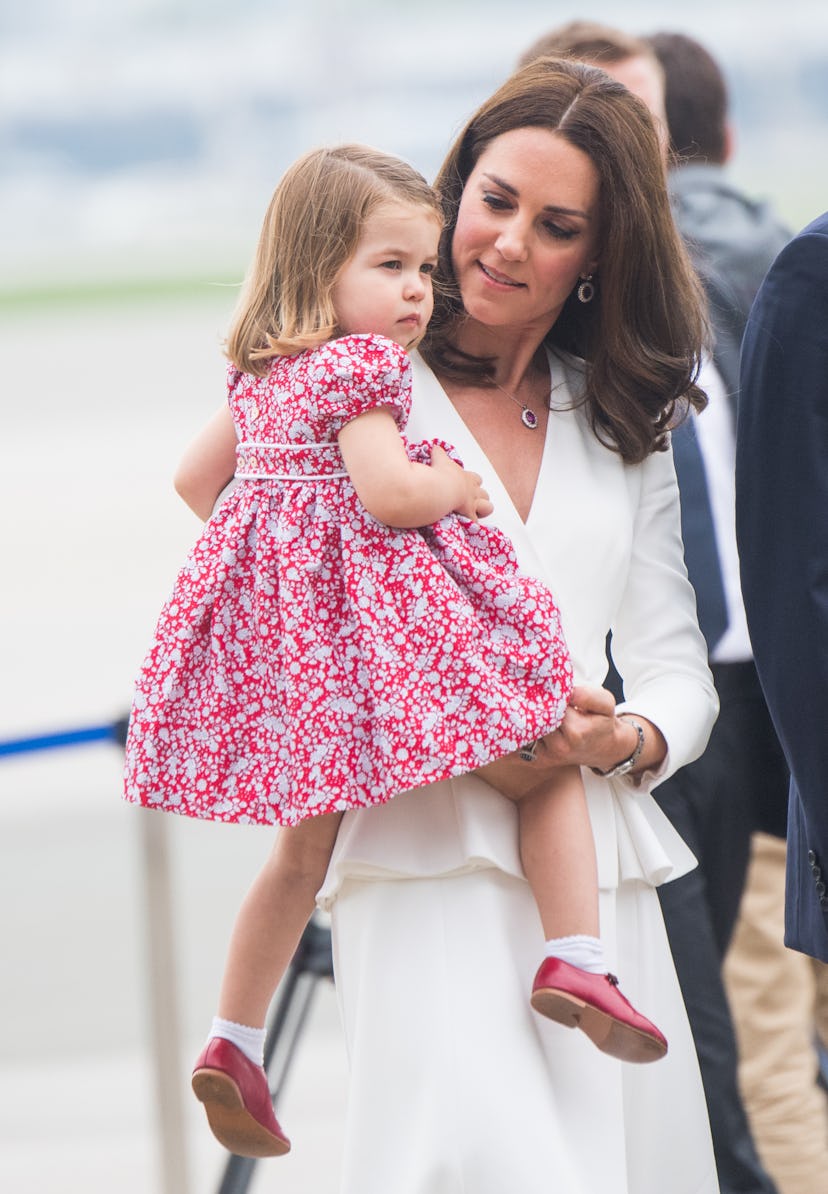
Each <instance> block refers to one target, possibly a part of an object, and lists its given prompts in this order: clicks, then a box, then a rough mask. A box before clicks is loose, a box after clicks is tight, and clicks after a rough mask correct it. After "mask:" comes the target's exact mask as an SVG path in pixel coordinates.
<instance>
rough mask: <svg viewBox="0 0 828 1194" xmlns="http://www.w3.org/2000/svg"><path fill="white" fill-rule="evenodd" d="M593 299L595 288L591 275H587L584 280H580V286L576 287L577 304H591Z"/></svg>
mask: <svg viewBox="0 0 828 1194" xmlns="http://www.w3.org/2000/svg"><path fill="white" fill-rule="evenodd" d="M594 298H595V287H594V285H593V283H592V274H587V275H586V277H585V278H581V284H580V286H579V287H578V302H579V303H591V302H592V300H593V299H594Z"/></svg>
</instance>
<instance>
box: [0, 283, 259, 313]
mask: <svg viewBox="0 0 828 1194" xmlns="http://www.w3.org/2000/svg"><path fill="white" fill-rule="evenodd" d="M239 286H240V279H238V278H236V279H229V278H226V277H225V278H221V277H211V278H192V277H190V278H125V279H101V280H89V281H74V282H70V281H67V282H52V283H41V284H38V285H31V286H27V285H25V284H20V285H19V286H11V287H3V286H2V285H0V311H3V312H7V313H13V312H15V311H19V312H21V313H24V312H26V311H32V310H38V309H40V308H42V307H52V308H54V307H58V308H83V307H92V306H101V305H105V306H110V305H113V304H120V303H124V304H134V303H152V302H157V301H165V302H166V301H169V300H178V301H181V300H184V301H188V302H190V301H194V300H203V299H223V300H226V301H227V302H228V303H232V302H234V301H235V297H236V294H237V293H238V290H239Z"/></svg>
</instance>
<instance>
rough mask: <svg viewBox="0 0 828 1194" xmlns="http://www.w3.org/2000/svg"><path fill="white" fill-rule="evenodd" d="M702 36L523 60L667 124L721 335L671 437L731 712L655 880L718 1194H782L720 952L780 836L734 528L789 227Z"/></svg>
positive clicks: (716, 669) (669, 810) (686, 222)
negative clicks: (729, 164)
mask: <svg viewBox="0 0 828 1194" xmlns="http://www.w3.org/2000/svg"><path fill="white" fill-rule="evenodd" d="M696 47H698V43H692V44H691V43H690V41H689V39H683V40H680V41H678V42H677V41H675V40H674V37H673V35H672V34H660V35H658V36H657V37H656V38H653V39H647V40H642V39H638V38H634V37H631V36H630V35H628V34H625V33H622V32H620V31H618V30H614V29H611V28H608V27H606V26H602V25H598V24H595V23H593V22H588V21H575V22H572V23H570V24H568V25H565V26H563V27H561V28H559V29H556V30H552V31H551V32H550V33H548V34H546V35H544V36H543V37H541V38H539V39H538V41H536V42H535V43H534V45H532V46H531V47H530V48H529V49H528V50H527V51H526V53H525V54H524V55H523V57H522V59H521V61H522V62H525V61H527V60H530V59H531V58H535V57H538V56H540V55H543V54H564V55H568V56H571V57H577V58H580V59H582V60H584V61H587V62H592V63H594V64H595V65H597V66H600V67H602V68H603V69H604V70H605V71H607V73H608V74H610V75H612V76H613V77H614V78H616V79H618V80H619V81H620V82H622V83H624V84H625V85H626V86H627V87H629V88H630V90H632V91H634V92H635V93H636V94H637V95H638V96H639V97H640V98H641V99H642V100H643V101H644V102H645V103H646V104H647V105H648V107H649V108H650V110H651V112H652V113H653V115H654V116H655V118H656V120H657V121H659V122H660V123H661V128H662V131H663V134H664V144H665V153H666V154H667V153H668V152H669V157H668V160H669V162H670V164H671V168H670V170H669V178H668V181H669V185H670V190H671V196H672V200H673V204H674V211H675V215H676V222H677V223H678V225H679V228H680V230H681V232H682V234H683V236H684V238H685V240H686V242H687V244H688V248H689V249H690V252H691V254H692V256H693V259H694V262H695V264H696V267H697V269H698V270H699V273H700V275H701V277H702V280H703V282H704V284H705V289H706V291H707V294H708V300H709V303H710V312H711V322H712V324H713V332H714V336H715V340H714V344H713V346H712V357H707V358H706V359H705V360H704V362H703V364H702V371H701V375H700V378H699V382H700V384H701V386H702V387H703V388H704V389H705V390H706V391H707V394H708V399H709V406H708V408H707V409H706V410H705V411H704V413H703V414H702V415H701V416H700V417H698V418H697V417H696V416H694V415H693V416H691V417H690V418H688V419H687V420H686V422H685V423H683V424H682V425H681V426H680V427H679V428H677V429H676V430H675V432H674V435H673V447H674V455H675V460H676V472H677V474H678V479H679V486H680V490H681V496H682V533H683V536H684V542H685V557H686V561H687V568H688V572H689V575H690V579H691V581H692V583H693V585H694V588H695V590H696V599H697V605H698V614H699V624H700V626H701V628H702V631H703V633H704V635H705V638H706V640H707V644H708V651H709V658H710V665H711V669H712V671H713V675H714V679H715V681H716V686H717V689H718V691H719V697H720V701H721V712H720V715H719V720H718V722H717V725H716V726H715V727H714V730H713V734H712V735H711V739H710V743H709V745H708V748H707V750H706V752H705V754H704V755H703V756H702V758H701V759H699V760H697V761H696V762H695V763H693V764H691V765H690V766H689V767H685V768H683V769H682V770H681V771H679V772H678V773H677V774H676V775H674V776H673V777H672V778H671V779H669V780H667V781H666V782H665V783H663V784H661V785H659V786H658V787H657V788H656V789H655V791H654V796H655V798H656V800H657V801H658V802H659V804H660V805H661V807H662V808H663V809H664V811H665V812H666V814H667V815H668V817H669V818H670V820H671V821H672V822H673V824H674V825H675V826H676V828H677V829H678V830H679V832H680V833H681V834H682V836H683V837H684V838H685V840H686V841H687V842H688V844H689V845H690V847H691V849H692V850H693V852H694V853H695V855H696V857H697V858H698V860H699V866H698V868H697V869H696V870H695V871H692V872H691V873H690V874H688V875H685V876H684V877H683V878H681V879H679V880H676V881H675V882H672V883H666V884H664V885H663V886H662V887H660V888H659V894H660V896H661V903H662V909H663V911H664V919H665V923H666V926H667V932H668V936H669V938H670V942H671V946H672V949H673V956H674V959H675V963H676V970H677V973H678V976H679V981H680V983H681V986H682V992H683V994H684V998H685V1002H686V1005H687V1012H688V1016H689V1018H690V1024H691V1027H692V1029H693V1035H694V1038H695V1041H696V1048H697V1052H698V1056H699V1064H700V1067H701V1071H702V1079H703V1081H704V1086H705V1092H706V1096H707V1103H708V1110H709V1113H710V1122H711V1131H712V1134H713V1143H714V1149H715V1153H716V1164H717V1167H718V1171H719V1181H720V1184H721V1190H722V1194H737V1192H738V1194H772V1192H773V1191H774V1190H775V1186H774V1183H773V1181H772V1180H771V1178H770V1177H769V1175H768V1173H767V1172H766V1171H765V1169H764V1167H763V1166H762V1163H761V1161H760V1160H759V1156H758V1154H757V1150H756V1146H755V1144H754V1140H753V1137H752V1134H751V1130H750V1127H749V1124H748V1119H747V1116H746V1114H745V1108H744V1106H743V1103H742V1100H741V1095H740V1090H739V1076H738V1075H739V1071H738V1050H737V1044H736V1036H735V1032H734V1027H733V1021H732V1019H731V1013H730V1008H729V1006H728V1000H727V995H726V993H725V988H724V983H723V978H722V963H723V959H724V955H725V952H726V950H727V947H728V944H729V942H730V938H731V935H732V932H733V927H734V924H735V922H736V918H737V915H738V910H739V903H740V899H741V896H742V891H743V887H744V883H745V877H746V873H747V867H748V860H749V856H750V845H751V837H752V834H753V831H754V829H756V828H757V827H758V826H761V827H762V828H766V829H771V830H772V831H774V832H782V833H784V809H785V803H786V792H787V770H786V766H785V761H784V757H783V755H782V751H781V748H780V747H779V744H778V742H777V740H776V737H775V734H774V731H773V726H772V724H771V721H770V717H769V714H768V711H767V707H766V705H765V702H764V699H763V697H762V693H761V689H760V687H759V682H758V679H757V676H756V670H755V667H754V665H753V660H752V656H751V648H750V641H749V638H748V633H747V625H746V622H745V615H744V609H743V606H742V601H741V592H740V587H739V566H738V557H737V551H736V538H735V527H734V467H735V403H736V395H737V391H738V381H739V346H740V341H741V335H742V331H743V328H744V324H745V321H746V319H747V315H748V311H749V309H750V304H751V302H752V299H753V295H754V294H755V292H756V289H757V288H758V286H759V284H760V282H761V280H762V278H763V276H764V274H765V272H766V270H767V268H768V266H769V265H770V263H771V261H772V260H773V258H774V257H775V255H776V253H777V252H778V251H779V249H781V247H782V246H783V245H784V244H785V242H786V240H787V239H788V236H787V231H786V230H785V229H784V228H782V227H781V226H780V224H779V223H778V221H777V220H776V219H775V218H774V217H773V215H772V214H771V213H770V212H769V211H768V210H767V209H766V208H764V207H762V206H760V205H757V204H754V203H751V202H750V201H748V200H747V199H746V198H745V197H744V196H741V195H740V194H739V193H738V192H737V191H735V190H734V189H733V188H732V187H730V186H729V185H728V183H727V180H726V179H725V178H724V177H723V175H722V171H723V166H724V162H725V161H726V159H727V157H728V156H729V153H730V146H731V143H732V139H731V134H730V131H729V127H728V124H727V102H726V91H725V87H724V81H723V79H722V77H721V73H720V71H719V70H718V68H717V67H716V66H715V64H714V63H713V62H712V59H710V57H709V55H708V54H707V52H706V51H703V50H702V48H701V47H698V50H699V51H701V54H698V53H697V52H696Z"/></svg>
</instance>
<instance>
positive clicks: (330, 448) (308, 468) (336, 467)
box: [236, 440, 348, 481]
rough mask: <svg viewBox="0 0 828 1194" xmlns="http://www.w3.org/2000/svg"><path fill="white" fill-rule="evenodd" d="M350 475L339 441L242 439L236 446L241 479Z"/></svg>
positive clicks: (274, 479) (300, 479)
mask: <svg viewBox="0 0 828 1194" xmlns="http://www.w3.org/2000/svg"><path fill="white" fill-rule="evenodd" d="M347 476H348V472H347V470H346V468H345V465H344V463H343V460H342V454H341V452H340V451H339V448H338V446H337V445H336V444H268V443H261V442H258V441H256V440H242V441H241V443H239V444H237V445H236V478H237V479H238V480H240V481H327V480H329V479H330V478H332V477H347Z"/></svg>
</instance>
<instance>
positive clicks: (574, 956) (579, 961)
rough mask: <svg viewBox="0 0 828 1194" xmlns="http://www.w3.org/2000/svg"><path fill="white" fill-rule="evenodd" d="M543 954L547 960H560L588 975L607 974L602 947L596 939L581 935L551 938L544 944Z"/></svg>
mask: <svg viewBox="0 0 828 1194" xmlns="http://www.w3.org/2000/svg"><path fill="white" fill-rule="evenodd" d="M545 953H546V957H547V958H560V960H561V961H562V962H568V963H569V964H570V966H577V967H578V969H579V970H586V971H587V973H589V974H606V972H607V964H606V962H605V961H604V947H603V945H602V944H601V942H600V939H599V938H598V937H587V936H586V935H584V934H582V933H579V934H577V935H576V936H573V937H553V938H552V940H551V941H547V942H546V947H545Z"/></svg>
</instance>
